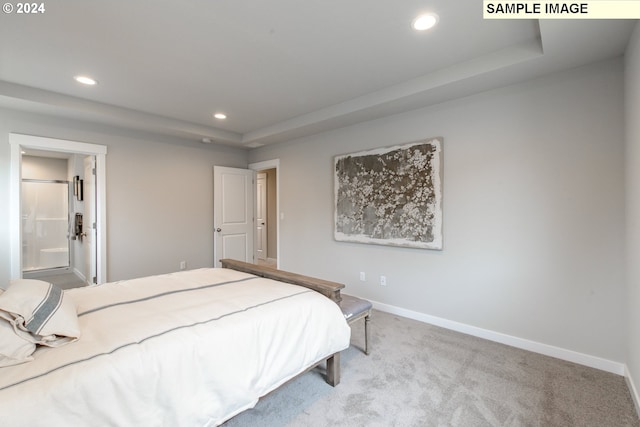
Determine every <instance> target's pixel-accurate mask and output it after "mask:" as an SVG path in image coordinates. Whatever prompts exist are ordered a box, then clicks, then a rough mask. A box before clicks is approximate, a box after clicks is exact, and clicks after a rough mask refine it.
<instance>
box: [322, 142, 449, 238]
mask: <svg viewBox="0 0 640 427" xmlns="http://www.w3.org/2000/svg"><path fill="white" fill-rule="evenodd" d="M442 142H443V140H442V138H430V139H428V140H425V141H420V142H414V143H410V144H405V145H398V146H394V147H387V148H380V149H376V150H369V151H362V152H358V153H352V154H345V155H341V156H336V157H335V164H334V172H335V239H336V240H339V241H347V242H358V243H372V244H379V245H391V246H402V247H409V248H422V249H438V250H441V249H442Z"/></svg>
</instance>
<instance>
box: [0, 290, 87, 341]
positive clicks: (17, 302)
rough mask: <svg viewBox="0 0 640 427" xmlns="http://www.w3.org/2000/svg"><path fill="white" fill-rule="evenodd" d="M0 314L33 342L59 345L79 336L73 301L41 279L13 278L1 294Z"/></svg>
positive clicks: (21, 334)
mask: <svg viewBox="0 0 640 427" xmlns="http://www.w3.org/2000/svg"><path fill="white" fill-rule="evenodd" d="M0 317H2V318H4V319H7V320H8V321H9V323H11V324H12V325H13V327H14V330H15V332H16V334H19V335H20V336H26V337H27V338H28V339H30V340H31V341H32V342H33V343H34V344H42V345H47V346H50V347H58V346H60V345H63V344H66V343H69V342H71V341H75V340H77V339H78V338H79V337H80V327H79V325H78V315H77V313H76V305H75V304H74V303H73V301H72V300H71V298H70V297H69V296H68V295H66V294H65V292H64V291H63V290H62V289H60V288H59V287H57V286H55V285H53V284H51V283H47V282H43V281H41V280H30V279H16V280H12V281H11V282H10V283H9V288H8V289H7V290H6V291H4V292H3V293H2V294H0ZM25 333H26V335H25Z"/></svg>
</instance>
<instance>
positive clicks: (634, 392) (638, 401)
mask: <svg viewBox="0 0 640 427" xmlns="http://www.w3.org/2000/svg"><path fill="white" fill-rule="evenodd" d="M624 379H625V381H626V382H627V387H629V392H630V393H631V398H632V399H633V403H634V405H635V406H636V413H637V414H640V396H638V389H637V388H636V385H635V383H634V382H633V377H632V376H631V372H629V368H628V367H627V365H624Z"/></svg>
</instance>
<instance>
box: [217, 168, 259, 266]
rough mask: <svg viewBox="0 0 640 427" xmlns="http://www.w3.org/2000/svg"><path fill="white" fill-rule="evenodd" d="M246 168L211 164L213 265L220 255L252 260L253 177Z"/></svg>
mask: <svg viewBox="0 0 640 427" xmlns="http://www.w3.org/2000/svg"><path fill="white" fill-rule="evenodd" d="M254 173H255V172H254V171H252V170H248V169H237V168H227V167H221V166H214V167H213V225H214V229H215V233H214V257H215V258H214V266H216V267H220V260H221V259H222V258H232V259H237V260H240V261H245V262H251V263H253V261H254V260H253V238H254V236H253V227H254V225H253V206H254V198H253V177H254Z"/></svg>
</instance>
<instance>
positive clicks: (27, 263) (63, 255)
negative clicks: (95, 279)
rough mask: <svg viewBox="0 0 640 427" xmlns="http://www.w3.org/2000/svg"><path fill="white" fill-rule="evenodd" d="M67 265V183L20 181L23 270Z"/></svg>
mask: <svg viewBox="0 0 640 427" xmlns="http://www.w3.org/2000/svg"><path fill="white" fill-rule="evenodd" d="M65 267H69V182H67V181H48V180H35V179H23V180H22V270H23V271H24V272H31V271H40V270H48V269H54V268H65Z"/></svg>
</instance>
